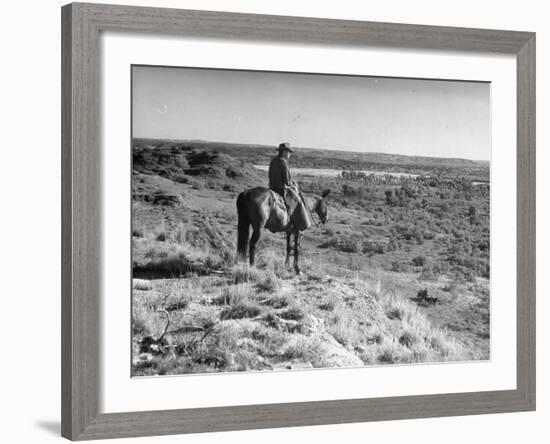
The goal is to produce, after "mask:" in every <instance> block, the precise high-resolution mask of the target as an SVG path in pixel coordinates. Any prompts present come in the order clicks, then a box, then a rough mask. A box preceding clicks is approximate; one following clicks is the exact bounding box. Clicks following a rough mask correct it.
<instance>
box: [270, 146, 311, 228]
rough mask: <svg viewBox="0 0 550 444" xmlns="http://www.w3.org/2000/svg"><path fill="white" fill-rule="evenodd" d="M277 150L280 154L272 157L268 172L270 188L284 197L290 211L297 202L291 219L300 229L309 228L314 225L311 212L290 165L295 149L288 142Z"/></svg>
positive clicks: (290, 215) (290, 216)
mask: <svg viewBox="0 0 550 444" xmlns="http://www.w3.org/2000/svg"><path fill="white" fill-rule="evenodd" d="M277 151H278V153H279V154H278V155H277V156H275V157H274V158H273V159H271V162H270V164H269V170H268V172H267V175H268V177H269V188H270V189H272V190H273V191H275V192H276V193H277V194H279V195H280V196H281V197H282V198H283V202H284V204H285V206H286V208H287V210H288V211H292V204H293V203H294V204H295V206H296V208H295V209H294V212H295V217H292V214H289V219H292V220H291V223H293V224H295V225H297V228H298V229H299V230H300V231H303V230H307V229H308V228H309V227H311V226H312V225H313V221H312V219H311V214H310V212H309V208H308V207H307V205H306V203H305V202H304V197H303V196H302V193H301V192H300V190H299V189H298V185H297V184H296V183H295V182H293V181H292V177H291V175H290V169H289V167H288V161H289V159H290V154H291V153H293V152H294V151H293V150H292V148H290V145H289V144H288V143H286V142H285V143H281V144H279V148H278V149H277Z"/></svg>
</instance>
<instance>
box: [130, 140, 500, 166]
mask: <svg viewBox="0 0 550 444" xmlns="http://www.w3.org/2000/svg"><path fill="white" fill-rule="evenodd" d="M134 139H147V140H159V141H169V142H203V143H220V144H227V145H241V146H257V147H266V148H271V147H273V148H274V149H276V148H277V145H268V144H265V143H244V142H226V141H220V140H205V139H177V138H175V139H174V138H166V137H146V136H132V140H134ZM291 146H292V145H291ZM293 148H297V149H306V150H319V151H335V152H338V151H343V152H346V153H355V154H382V155H390V156H391V155H396V156H404V157H422V158H426V159H447V160H469V161H471V162H488V163H489V164H490V163H491V158H489V159H470V158H467V157H446V156H441V157H438V156H426V155H421V154H402V153H393V152H391V153H389V152H386V153H385V152H380V151H356V150H349V149H345V148H342V149H334V148H316V147H309V146H298V145H294V146H293Z"/></svg>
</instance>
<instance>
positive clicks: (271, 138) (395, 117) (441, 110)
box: [132, 66, 491, 160]
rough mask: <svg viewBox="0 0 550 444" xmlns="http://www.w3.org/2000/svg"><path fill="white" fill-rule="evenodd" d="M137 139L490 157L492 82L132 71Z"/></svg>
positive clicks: (185, 70)
mask: <svg viewBox="0 0 550 444" xmlns="http://www.w3.org/2000/svg"><path fill="white" fill-rule="evenodd" d="M132 88H133V90H132V106H133V137H144V138H159V139H182V140H208V141H217V142H231V143H243V144H261V145H273V146H276V145H278V144H279V143H280V142H288V143H290V145H291V146H296V147H308V148H320V149H333V150H345V151H358V152H379V153H393V154H405V155H415V156H433V157H457V158H465V159H475V160H489V159H490V155H491V125H490V84H489V83H481V82H463V81H441V80H424V79H401V78H380V77H379V78H376V77H364V76H340V75H321V74H295V73H275V72H260V71H234V70H215V69H197V68H172V67H144V66H134V67H133V69H132Z"/></svg>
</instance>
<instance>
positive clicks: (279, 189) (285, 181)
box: [267, 143, 294, 197]
mask: <svg viewBox="0 0 550 444" xmlns="http://www.w3.org/2000/svg"><path fill="white" fill-rule="evenodd" d="M277 151H278V152H279V154H278V155H277V156H276V157H274V158H273V159H272V160H271V163H270V164H269V171H268V173H267V174H268V176H269V188H271V189H272V190H273V191H275V192H276V193H278V194H280V195H281V196H283V197H284V195H285V188H286V187H290V186H292V178H291V176H290V169H289V168H288V160H289V159H290V153H293V152H294V151H292V149H291V148H290V145H289V144H288V143H281V144H280V145H279V148H278V149H277Z"/></svg>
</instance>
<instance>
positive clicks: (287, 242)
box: [285, 231, 292, 268]
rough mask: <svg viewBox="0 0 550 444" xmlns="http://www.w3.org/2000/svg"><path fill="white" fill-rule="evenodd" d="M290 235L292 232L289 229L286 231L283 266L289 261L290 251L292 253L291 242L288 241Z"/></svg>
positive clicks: (286, 265)
mask: <svg viewBox="0 0 550 444" xmlns="http://www.w3.org/2000/svg"><path fill="white" fill-rule="evenodd" d="M290 236H292V233H291V232H290V231H287V233H286V260H285V267H287V268H288V264H289V263H290V253H292V243H291V242H290V240H291V239H290Z"/></svg>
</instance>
